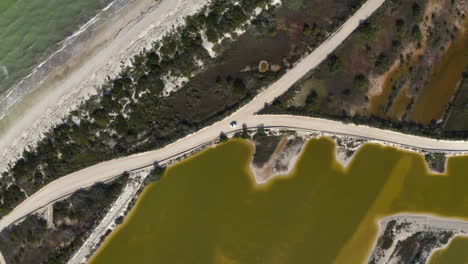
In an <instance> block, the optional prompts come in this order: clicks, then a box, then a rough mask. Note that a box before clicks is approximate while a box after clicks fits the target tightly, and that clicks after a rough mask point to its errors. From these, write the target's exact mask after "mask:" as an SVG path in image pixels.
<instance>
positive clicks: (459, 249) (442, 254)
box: [428, 237, 468, 264]
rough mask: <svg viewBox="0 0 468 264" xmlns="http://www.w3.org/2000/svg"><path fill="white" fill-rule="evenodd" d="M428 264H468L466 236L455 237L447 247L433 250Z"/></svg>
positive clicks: (467, 241) (467, 238)
mask: <svg viewBox="0 0 468 264" xmlns="http://www.w3.org/2000/svg"><path fill="white" fill-rule="evenodd" d="M428 264H468V237H455V238H454V239H453V240H452V241H451V242H450V244H449V245H448V247H447V248H444V249H440V250H437V251H435V252H434V253H433V255H432V256H431V258H430V259H429V261H428Z"/></svg>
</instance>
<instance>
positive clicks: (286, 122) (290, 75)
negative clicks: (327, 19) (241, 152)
mask: <svg viewBox="0 0 468 264" xmlns="http://www.w3.org/2000/svg"><path fill="white" fill-rule="evenodd" d="M384 2H385V0H368V1H367V2H366V3H365V4H363V6H362V7H361V8H360V9H359V10H358V11H357V12H356V13H355V14H354V15H353V16H352V17H351V18H350V19H349V20H348V21H346V23H344V24H343V25H342V26H341V27H340V28H339V29H338V30H337V31H336V32H335V33H334V34H333V35H332V36H330V38H328V39H327V40H326V41H325V42H324V43H322V44H321V45H320V46H319V47H318V48H317V49H315V50H314V51H313V52H312V53H311V54H310V55H308V56H307V57H306V58H304V59H303V60H302V61H301V62H300V63H298V64H297V65H296V66H295V67H294V68H292V69H291V70H289V71H288V72H287V73H286V74H285V75H284V76H282V77H281V78H280V79H279V80H278V81H276V82H275V83H274V84H272V85H271V86H270V87H268V89H266V90H265V91H263V92H261V93H260V94H259V95H257V96H256V97H255V98H254V99H253V100H252V101H251V102H249V103H248V104H247V105H245V106H244V107H242V108H240V109H239V110H238V111H236V112H235V113H233V114H232V115H231V116H229V117H227V118H225V119H224V120H222V121H219V122H216V123H214V124H213V125H211V126H208V127H205V128H203V129H201V130H200V131H198V132H195V133H193V134H191V135H188V136H186V137H184V138H182V139H180V140H178V141H176V142H174V143H171V144H169V145H167V146H165V147H163V148H161V149H157V150H153V151H149V152H144V153H140V154H135V155H131V156H128V157H123V158H119V159H114V160H110V161H106V162H102V163H99V164H97V165H94V166H91V167H88V168H85V169H82V170H80V171H77V172H74V173H71V174H69V175H66V176H64V177H61V178H59V179H57V180H55V181H53V182H51V183H50V184H48V185H47V186H45V187H43V188H42V189H40V190H39V191H37V192H36V193H35V194H33V195H31V196H30V197H28V198H27V199H26V200H25V201H23V202H22V203H21V204H20V205H18V206H17V207H16V208H15V209H14V210H13V211H12V212H10V213H9V214H8V215H6V216H5V217H3V218H2V219H1V220H0V230H2V229H3V228H5V227H7V226H8V225H10V224H12V223H14V222H15V221H17V220H19V219H21V218H23V217H24V216H26V215H28V214H30V213H31V212H34V211H36V210H37V209H39V208H41V207H43V206H46V205H47V204H50V203H51V202H53V201H55V200H56V199H59V198H61V197H64V196H66V195H69V194H71V193H73V192H75V191H76V190H78V189H81V188H86V187H89V186H91V185H93V184H94V183H96V182H101V181H106V180H108V179H111V178H113V177H115V176H117V175H120V174H121V173H122V172H123V171H130V170H133V169H136V168H140V167H144V166H148V165H150V164H153V162H154V161H160V160H166V159H167V158H169V157H173V156H176V155H178V154H180V153H183V152H185V151H187V150H189V149H193V148H194V147H196V146H199V145H201V144H203V143H205V142H209V141H212V140H213V139H215V138H217V137H218V136H219V133H220V132H221V131H224V132H230V131H232V130H233V129H232V128H231V127H230V125H229V124H230V122H231V121H232V120H236V121H237V122H238V123H239V124H242V123H245V124H247V125H248V126H256V125H259V124H264V125H265V126H286V127H297V128H305V129H314V130H319V131H326V132H330V133H340V134H349V135H355V136H360V137H366V138H371V139H377V140H384V141H390V142H394V143H398V144H402V145H408V146H413V147H417V148H430V149H444V150H453V151H460V150H468V142H462V141H458V142H456V141H438V140H435V139H429V138H423V137H417V136H412V135H404V134H401V133H397V132H392V131H386V130H381V129H377V128H370V127H364V126H356V125H352V124H343V123H340V122H337V121H331V120H325V119H319V118H310V117H300V116H285V115H279V116H270V115H265V116H263V115H262V116H256V115H255V113H256V112H258V111H259V110H261V109H262V108H263V107H264V104H265V103H270V102H272V101H273V100H274V99H275V98H276V97H278V96H280V95H281V94H283V93H284V92H286V91H287V90H288V88H290V87H291V86H292V85H293V84H294V83H296V82H297V81H298V80H300V79H301V78H303V77H304V76H305V75H306V74H307V73H308V72H309V71H311V70H312V69H314V68H315V67H316V66H317V65H319V64H320V63H321V62H322V61H323V60H324V59H325V58H326V57H327V56H328V55H329V54H330V53H332V52H333V51H334V50H335V49H336V48H337V47H338V46H339V45H340V44H341V43H342V42H343V41H344V40H345V39H346V38H347V37H348V36H349V35H350V34H351V33H352V32H353V31H354V30H355V29H356V28H357V27H358V26H359V24H360V21H361V20H365V19H367V18H368V17H369V16H370V15H372V13H374V12H375V11H376V10H377V9H378V8H379V7H380V6H381V5H382V4H383V3H384Z"/></svg>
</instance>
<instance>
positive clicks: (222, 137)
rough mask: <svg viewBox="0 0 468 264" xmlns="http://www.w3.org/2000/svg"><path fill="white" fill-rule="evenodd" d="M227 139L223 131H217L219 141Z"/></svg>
mask: <svg viewBox="0 0 468 264" xmlns="http://www.w3.org/2000/svg"><path fill="white" fill-rule="evenodd" d="M228 139H229V138H228V137H227V136H226V134H225V133H224V132H221V133H219V142H226V141H227V140H228Z"/></svg>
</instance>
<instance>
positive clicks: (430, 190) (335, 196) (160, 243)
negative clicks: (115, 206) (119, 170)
mask: <svg viewBox="0 0 468 264" xmlns="http://www.w3.org/2000/svg"><path fill="white" fill-rule="evenodd" d="M334 148H335V146H334V143H333V142H332V141H331V140H330V139H327V138H321V139H312V140H310V141H309V143H308V144H307V146H306V148H305V152H304V153H303V155H302V156H301V158H300V159H299V161H298V164H297V165H296V168H295V170H294V171H293V172H292V173H291V175H290V176H289V177H280V178H275V179H273V180H271V181H270V182H269V183H267V184H265V185H261V186H257V185H255V183H254V182H253V180H252V176H251V175H250V173H249V171H248V162H249V160H250V157H251V155H252V149H251V147H250V146H249V144H248V143H247V142H245V141H240V140H231V141H229V142H228V143H226V144H222V145H221V146H219V147H216V148H214V149H210V150H207V151H205V152H203V153H201V154H199V155H196V156H194V157H192V158H190V159H188V160H186V161H184V162H181V163H179V164H177V165H175V166H173V167H171V168H169V169H168V171H167V172H166V174H165V175H164V176H163V179H162V180H161V181H160V182H158V183H154V184H152V185H150V186H149V187H147V188H146V190H145V191H144V193H143V195H142V196H141V198H140V199H139V201H138V204H137V206H136V207H135V208H134V209H133V210H132V212H131V216H130V217H128V219H127V220H126V221H125V223H124V224H123V225H122V226H121V227H120V228H119V229H118V230H117V231H115V232H113V233H112V234H111V236H110V239H108V240H107V242H106V243H105V245H104V246H103V247H102V249H101V250H100V251H98V253H97V255H96V256H95V257H94V258H93V259H92V261H91V263H131V262H132V263H310V261H311V260H313V261H314V263H318V264H320V263H327V264H328V263H360V262H363V261H364V260H365V259H366V257H367V254H368V252H369V250H370V247H371V246H372V243H373V241H374V239H375V236H376V234H377V228H378V226H377V219H378V218H380V217H386V216H388V215H392V214H395V213H400V212H415V213H433V214H437V215H442V216H448V217H450V216H460V217H465V218H468V204H467V203H466V201H468V193H467V192H466V188H465V187H466V186H467V183H468V177H466V176H467V171H468V157H458V158H450V159H449V161H448V174H447V175H443V176H434V175H429V173H428V171H427V169H426V167H425V164H424V162H423V159H422V157H421V156H420V155H418V154H415V153H409V152H404V151H400V150H397V149H395V148H392V147H383V146H380V145H376V144H366V145H365V146H363V147H362V148H361V149H360V150H359V151H358V152H357V153H356V154H355V155H356V156H355V158H354V159H353V161H352V162H351V164H350V165H349V166H350V167H349V168H348V169H343V168H342V167H341V165H339V164H338V163H337V162H336V160H335V156H334V155H335V154H334V153H335V152H334Z"/></svg>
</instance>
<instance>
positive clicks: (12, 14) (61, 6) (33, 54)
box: [0, 0, 111, 93]
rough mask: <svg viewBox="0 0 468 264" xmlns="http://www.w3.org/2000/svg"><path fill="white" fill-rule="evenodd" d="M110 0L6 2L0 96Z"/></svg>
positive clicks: (1, 12)
mask: <svg viewBox="0 0 468 264" xmlns="http://www.w3.org/2000/svg"><path fill="white" fill-rule="evenodd" d="M110 2H111V0H99V1H96V0H76V1H67V0H34V1H28V0H7V1H4V0H2V1H1V4H0V32H1V33H0V43H1V45H0V67H1V68H2V71H0V93H2V92H3V91H5V90H6V89H8V88H9V87H10V86H11V85H13V84H14V83H15V82H16V81H18V80H19V79H20V78H22V77H24V76H25V75H27V74H28V73H29V72H30V71H31V69H32V67H33V66H35V65H37V64H38V63H40V62H41V61H42V60H43V59H45V57H46V55H47V53H50V52H52V51H53V50H54V49H55V48H54V47H55V45H56V44H57V43H59V42H60V41H62V40H63V39H65V38H66V37H67V36H69V35H71V34H73V32H74V31H76V30H78V28H79V27H80V25H81V24H84V23H86V22H87V21H88V20H89V19H91V18H92V17H93V16H94V15H95V14H96V12H97V10H99V9H102V8H104V7H105V6H106V5H107V4H108V3H110Z"/></svg>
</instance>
